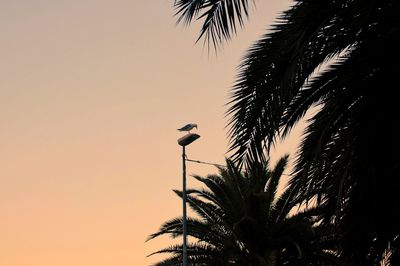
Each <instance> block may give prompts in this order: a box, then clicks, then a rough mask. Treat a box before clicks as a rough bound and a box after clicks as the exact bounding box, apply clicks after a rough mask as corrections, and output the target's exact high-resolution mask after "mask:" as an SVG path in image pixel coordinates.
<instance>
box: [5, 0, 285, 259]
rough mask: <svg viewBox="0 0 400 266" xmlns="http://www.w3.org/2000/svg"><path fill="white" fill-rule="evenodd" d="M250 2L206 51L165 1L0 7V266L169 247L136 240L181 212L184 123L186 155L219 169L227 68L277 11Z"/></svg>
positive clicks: (192, 169)
mask: <svg viewBox="0 0 400 266" xmlns="http://www.w3.org/2000/svg"><path fill="white" fill-rule="evenodd" d="M250 2H251V1H250ZM256 4H257V8H252V11H251V18H250V21H249V22H248V23H246V27H245V29H244V30H243V31H239V33H238V36H237V37H235V38H234V39H233V41H231V42H229V43H228V44H226V45H225V47H224V49H223V50H221V51H220V52H218V55H215V54H214V53H212V52H211V53H210V54H209V53H208V51H207V49H205V48H203V46H202V44H201V43H200V44H197V45H196V44H195V40H196V37H197V35H198V30H199V25H198V24H194V25H192V26H190V27H189V28H184V27H182V26H175V21H176V18H174V16H173V14H174V10H173V7H172V5H173V1H172V0H168V1H167V0H150V1H149V0H147V1H146V0H141V1H138V0H113V1H111V0H68V1H66V0H0V127H1V128H0V265H1V266H111V265H112V266H135V265H149V264H151V263H152V262H155V261H157V259H158V258H157V257H151V258H146V255H147V254H149V253H151V252H153V251H155V250H157V249H159V248H161V247H164V246H166V245H168V244H169V243H171V242H170V240H169V239H168V238H160V239H157V240H153V241H150V242H148V243H145V240H146V237H147V236H148V235H149V234H151V233H153V232H154V231H156V230H157V229H158V227H159V226H160V225H161V223H162V222H164V221H165V220H167V219H169V218H172V217H175V216H179V215H180V214H181V203H180V199H179V198H178V197H176V196H175V195H174V194H173V193H172V189H174V188H180V187H181V173H182V172H181V171H182V170H181V157H180V156H181V155H180V153H181V149H180V146H178V145H177V142H176V140H177V139H178V138H179V137H181V136H182V133H180V132H178V131H176V129H177V128H178V127H180V126H182V125H184V124H186V123H189V122H196V123H197V124H198V125H199V129H198V133H199V134H200V135H201V138H200V139H199V140H197V141H196V142H195V143H193V144H192V145H191V146H190V147H188V149H187V150H188V157H189V158H192V159H198V160H202V161H208V162H215V163H223V162H224V157H225V156H226V150H227V146H228V141H227V138H226V133H227V130H226V129H225V128H224V127H225V125H226V122H227V120H226V119H225V118H224V113H225V111H226V110H227V107H226V106H225V104H226V102H227V101H228V95H229V89H230V88H231V85H232V84H233V82H234V77H235V74H236V67H237V65H238V64H239V61H240V58H241V57H242V56H243V55H244V52H245V50H246V48H248V47H249V46H250V44H251V43H252V42H253V41H254V40H256V39H257V37H258V36H260V35H261V34H262V33H265V30H266V29H268V28H270V25H271V24H272V23H273V22H274V20H275V18H276V17H277V16H278V14H279V13H280V11H283V10H285V9H286V8H287V7H288V6H289V1H287V0H285V1H283V0H268V1H256ZM292 150H293V144H292V143H289V144H288V145H287V146H286V148H283V149H282V151H280V152H281V153H283V152H288V151H292ZM215 172H216V169H215V168H214V167H210V166H201V165H196V164H188V174H194V173H196V174H211V173H215ZM192 182H193V181H192V180H190V179H189V184H188V186H189V187H190V186H191V185H194V184H193V183H192Z"/></svg>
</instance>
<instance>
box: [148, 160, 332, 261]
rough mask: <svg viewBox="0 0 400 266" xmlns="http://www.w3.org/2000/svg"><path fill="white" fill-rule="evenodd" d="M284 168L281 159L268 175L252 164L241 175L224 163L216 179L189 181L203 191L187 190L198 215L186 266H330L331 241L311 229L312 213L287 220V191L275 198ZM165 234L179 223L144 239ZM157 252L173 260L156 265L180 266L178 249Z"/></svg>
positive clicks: (178, 229)
mask: <svg viewBox="0 0 400 266" xmlns="http://www.w3.org/2000/svg"><path fill="white" fill-rule="evenodd" d="M286 164H287V157H285V158H282V159H281V160H280V161H279V162H278V163H277V165H276V167H275V168H274V169H273V170H272V171H270V170H268V169H267V168H266V166H265V165H266V164H263V163H254V162H253V163H251V164H248V170H246V171H245V172H244V173H242V172H241V171H240V170H239V168H238V167H237V166H235V165H234V163H233V162H231V161H229V160H228V161H227V168H226V169H224V168H220V173H219V175H210V176H208V177H207V178H204V177H201V176H195V178H196V179H197V180H198V181H200V182H201V183H202V184H203V185H205V187H206V188H205V189H190V190H188V195H189V196H188V203H189V206H190V208H191V209H192V210H193V211H194V212H195V213H196V214H197V215H198V217H196V218H189V219H188V222H187V224H188V234H189V235H190V236H192V237H194V239H195V242H194V243H192V244H190V245H189V247H188V257H189V263H190V265H230V264H235V265H257V266H261V265H265V266H267V265H268V266H269V265H270V266H274V265H295V264H296V265H330V264H329V263H330V262H332V261H333V258H334V256H333V255H332V254H330V253H329V252H328V251H329V250H330V248H331V246H330V244H331V242H332V240H331V239H330V238H328V237H325V238H323V237H320V236H322V234H317V232H318V233H319V230H321V228H319V227H318V226H315V227H314V226H313V225H314V224H315V223H316V222H317V220H316V219H317V218H315V216H316V215H317V214H318V209H317V208H310V209H308V210H306V211H303V212H299V213H297V214H294V215H290V214H289V212H290V210H292V209H293V207H294V205H295V202H292V201H291V190H290V188H289V189H288V190H286V191H285V192H284V193H283V194H282V195H281V196H280V197H277V196H276V193H277V187H278V183H279V179H280V177H281V175H282V173H283V171H284V169H285V166H286ZM176 193H177V194H178V195H179V196H181V192H180V191H176ZM165 234H167V235H171V236H173V237H178V236H181V235H182V219H181V218H175V219H172V220H170V221H168V222H166V223H164V224H163V225H162V226H161V228H160V230H159V231H158V232H157V233H155V234H153V235H151V236H150V237H149V239H152V238H155V237H157V236H159V235H165ZM158 253H170V254H173V255H172V256H171V257H169V258H167V259H166V260H164V261H162V262H160V263H158V264H156V265H181V263H182V259H181V258H182V246H181V245H176V246H172V247H169V248H166V249H163V250H160V251H158V252H156V253H154V254H158ZM323 263H324V264H323Z"/></svg>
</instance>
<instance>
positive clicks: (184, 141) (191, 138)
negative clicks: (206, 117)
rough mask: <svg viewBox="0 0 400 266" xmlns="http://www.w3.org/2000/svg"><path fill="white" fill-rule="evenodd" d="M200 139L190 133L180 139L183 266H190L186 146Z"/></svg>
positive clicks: (198, 136)
mask: <svg viewBox="0 0 400 266" xmlns="http://www.w3.org/2000/svg"><path fill="white" fill-rule="evenodd" d="M198 138H200V135H197V134H194V133H189V134H186V135H185V136H183V137H182V138H180V139H178V144H179V145H181V146H182V166H183V169H182V170H183V171H182V173H183V174H182V203H183V213H182V217H183V221H182V223H183V245H182V246H183V248H182V259H183V266H188V265H189V264H188V257H187V225H186V149H185V148H186V146H187V145H189V144H190V143H192V142H193V141H195V140H196V139H198Z"/></svg>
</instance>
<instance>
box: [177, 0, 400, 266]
mask: <svg viewBox="0 0 400 266" xmlns="http://www.w3.org/2000/svg"><path fill="white" fill-rule="evenodd" d="M248 2H249V1H246V0H213V1H211V0H180V1H175V6H176V7H177V11H178V12H177V13H178V14H180V15H181V17H180V21H184V22H185V23H189V22H190V21H192V20H193V19H194V18H200V17H202V16H203V17H204V18H205V21H204V24H203V28H202V30H201V34H200V37H201V36H203V37H205V38H206V40H208V41H210V40H211V42H214V43H215V42H216V43H219V42H221V41H224V40H227V39H230V37H231V35H232V33H234V32H235V30H236V26H235V25H242V24H243V17H245V16H247V14H248V13H247V10H248V8H247V5H248ZM399 14H400V1H396V0H335V1H319V0H297V1H294V5H293V6H292V7H291V8H290V9H289V10H287V11H286V12H284V13H283V14H282V16H281V17H280V20H279V22H278V23H277V24H276V25H274V27H273V29H272V30H271V31H270V32H269V33H267V34H266V35H264V36H263V37H262V38H260V39H259V40H258V41H256V42H255V44H254V45H253V46H252V47H251V48H250V49H249V51H248V53H247V54H246V56H245V57H244V59H243V61H242V63H241V66H240V70H239V75H238V78H237V82H236V85H235V86H234V89H233V93H232V98H231V108H230V110H229V114H230V115H231V121H230V124H231V131H230V134H231V137H232V145H231V150H232V151H234V152H235V156H236V157H235V158H236V160H238V161H243V160H244V161H246V160H247V159H248V157H249V154H251V152H249V149H250V148H252V149H254V148H256V150H257V151H258V154H259V156H261V157H262V156H263V155H264V153H265V149H264V148H265V147H266V148H267V150H268V149H269V147H270V145H271V144H273V143H274V142H275V140H276V138H277V137H284V136H286V135H287V134H288V133H289V132H290V130H291V128H292V127H293V126H294V125H295V124H296V123H297V122H298V121H299V120H300V119H301V118H302V117H303V116H304V114H305V113H306V112H307V111H308V110H310V108H312V107H313V106H317V108H316V109H315V115H314V116H313V117H312V118H311V119H310V120H309V124H308V127H307V129H306V132H305V135H304V138H303V142H302V144H301V147H300V151H299V154H298V160H297V163H296V167H295V169H296V170H295V175H294V177H293V179H292V181H291V183H292V184H293V185H295V186H296V187H297V195H300V196H304V195H307V196H308V197H309V198H312V197H316V198H317V199H318V202H319V204H322V205H324V207H325V208H326V212H325V214H324V219H325V221H324V222H325V223H326V224H331V223H333V224H334V225H335V230H337V236H338V237H339V238H340V240H339V243H340V247H341V249H340V255H341V258H342V259H343V262H342V264H350V265H378V264H379V263H380V261H381V260H382V256H383V254H388V253H389V254H391V257H390V258H389V259H388V261H389V263H391V264H392V265H400V259H399V258H400V244H399V241H400V240H399V239H398V238H399V235H400V212H399V211H398V210H400V193H399V191H400V176H399V172H400V155H399V154H400V153H399V150H400V140H399V134H397V132H398V131H397V130H396V129H397V124H398V122H399V120H400V111H399V107H398V105H399V104H398V97H397V90H398V89H399V86H398V85H397V84H398V77H399V76H400V68H399V67H398V64H399V63H398V62H400V51H399V47H400V46H399V39H400V16H399ZM332 59H334V60H332ZM324 66H325V68H324ZM321 67H323V68H322V69H323V70H320V69H321ZM251 156H253V155H251Z"/></svg>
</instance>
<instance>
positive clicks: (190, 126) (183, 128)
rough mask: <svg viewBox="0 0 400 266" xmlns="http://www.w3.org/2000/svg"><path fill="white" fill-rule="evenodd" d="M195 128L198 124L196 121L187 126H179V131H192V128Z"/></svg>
mask: <svg viewBox="0 0 400 266" xmlns="http://www.w3.org/2000/svg"><path fill="white" fill-rule="evenodd" d="M193 128H196V129H197V124H194V123H190V124H187V125H186V126H183V127H181V128H178V131H187V132H189V133H190V130H192V129H193Z"/></svg>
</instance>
